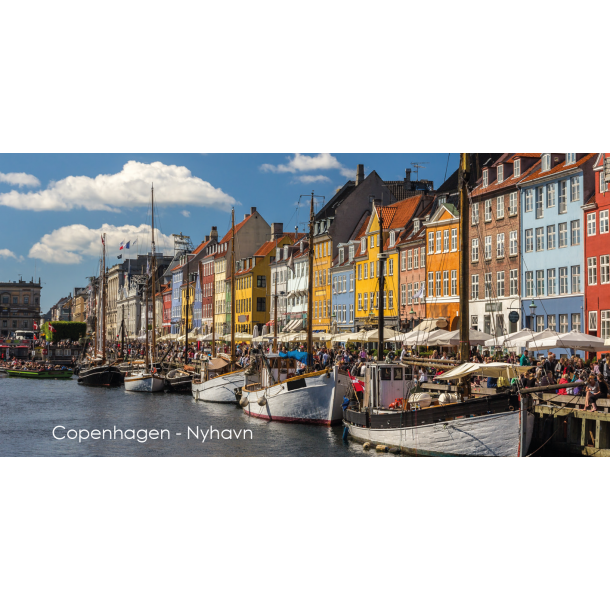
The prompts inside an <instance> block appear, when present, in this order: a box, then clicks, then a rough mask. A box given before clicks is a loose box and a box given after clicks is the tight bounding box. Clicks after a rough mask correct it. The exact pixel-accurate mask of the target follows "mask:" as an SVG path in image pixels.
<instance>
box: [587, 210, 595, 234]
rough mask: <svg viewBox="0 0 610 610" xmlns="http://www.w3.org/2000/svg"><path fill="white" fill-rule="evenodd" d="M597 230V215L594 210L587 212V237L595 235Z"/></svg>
mask: <svg viewBox="0 0 610 610" xmlns="http://www.w3.org/2000/svg"><path fill="white" fill-rule="evenodd" d="M596 231H597V215H596V214H595V212H591V213H590V214H587V237H591V236H592V235H595V234H596Z"/></svg>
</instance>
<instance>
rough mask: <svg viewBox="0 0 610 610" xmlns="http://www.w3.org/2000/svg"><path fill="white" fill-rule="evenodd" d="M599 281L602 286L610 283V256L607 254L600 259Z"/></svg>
mask: <svg viewBox="0 0 610 610" xmlns="http://www.w3.org/2000/svg"><path fill="white" fill-rule="evenodd" d="M599 281H600V282H601V283H602V284H608V283H609V282H610V256H608V255H607V254H602V256H600V257H599Z"/></svg>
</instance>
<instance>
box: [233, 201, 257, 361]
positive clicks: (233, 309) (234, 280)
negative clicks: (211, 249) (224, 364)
mask: <svg viewBox="0 0 610 610" xmlns="http://www.w3.org/2000/svg"><path fill="white" fill-rule="evenodd" d="M252 305H253V306H254V304H252ZM231 370H232V371H234V370H235V208H233V209H232V210H231Z"/></svg>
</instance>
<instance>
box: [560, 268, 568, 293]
mask: <svg viewBox="0 0 610 610" xmlns="http://www.w3.org/2000/svg"><path fill="white" fill-rule="evenodd" d="M559 294H568V268H567V267H560V268H559Z"/></svg>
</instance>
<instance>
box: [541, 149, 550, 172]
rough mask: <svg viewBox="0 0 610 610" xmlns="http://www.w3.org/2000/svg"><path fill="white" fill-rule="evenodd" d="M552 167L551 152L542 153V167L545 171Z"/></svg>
mask: <svg viewBox="0 0 610 610" xmlns="http://www.w3.org/2000/svg"><path fill="white" fill-rule="evenodd" d="M550 169H551V153H542V169H541V171H543V172H548V171H549V170H550Z"/></svg>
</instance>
